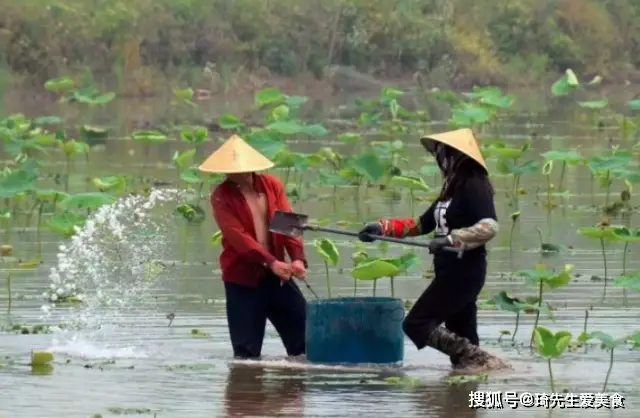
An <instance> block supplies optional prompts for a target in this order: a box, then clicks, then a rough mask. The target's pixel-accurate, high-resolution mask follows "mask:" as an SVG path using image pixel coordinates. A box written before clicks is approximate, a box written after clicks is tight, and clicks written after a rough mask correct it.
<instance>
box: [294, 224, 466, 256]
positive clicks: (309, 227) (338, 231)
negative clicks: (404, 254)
mask: <svg viewBox="0 0 640 418" xmlns="http://www.w3.org/2000/svg"><path fill="white" fill-rule="evenodd" d="M303 229H307V230H309V231H319V232H328V233H331V234H338V235H346V236H348V237H356V238H357V237H358V233H357V232H350V231H343V230H341V229H333V228H324V227H322V226H317V225H305V226H304V227H303ZM370 236H371V237H373V238H375V239H377V240H380V241H388V242H394V243H396V244H402V245H411V246H413V247H422V248H429V242H428V241H427V242H425V241H422V242H417V241H409V240H404V239H400V238H393V237H385V236H382V235H370ZM442 250H443V251H448V252H451V253H457V254H458V258H462V255H463V253H464V251H463V250H462V248H455V247H443V248H442Z"/></svg>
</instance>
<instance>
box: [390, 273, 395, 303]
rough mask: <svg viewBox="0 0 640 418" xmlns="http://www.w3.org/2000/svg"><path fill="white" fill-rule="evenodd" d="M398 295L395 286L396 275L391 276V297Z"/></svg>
mask: <svg viewBox="0 0 640 418" xmlns="http://www.w3.org/2000/svg"><path fill="white" fill-rule="evenodd" d="M395 296H396V291H395V286H394V277H393V276H391V297H392V298H393V297H395Z"/></svg>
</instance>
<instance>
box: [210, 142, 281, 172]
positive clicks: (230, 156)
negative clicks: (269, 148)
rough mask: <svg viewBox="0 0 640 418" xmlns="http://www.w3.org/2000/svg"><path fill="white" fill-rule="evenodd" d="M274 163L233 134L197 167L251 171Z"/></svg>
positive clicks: (259, 169)
mask: <svg viewBox="0 0 640 418" xmlns="http://www.w3.org/2000/svg"><path fill="white" fill-rule="evenodd" d="M273 166H274V164H273V163H272V162H271V161H269V160H268V159H267V158H266V157H265V156H264V155H262V154H260V153H259V152H258V151H256V150H255V149H254V148H253V147H251V145H249V144H247V143H246V142H244V140H243V139H242V138H240V137H239V136H237V135H233V136H232V137H231V138H229V139H227V140H226V141H225V143H224V144H222V146H221V147H220V148H218V149H217V150H216V151H215V152H214V153H213V154H211V155H210V156H209V158H207V159H206V160H205V161H204V162H203V163H202V164H200V167H198V169H199V170H200V171H204V172H206V173H226V174H231V173H251V172H254V171H262V170H267V169H269V168H271V167H273Z"/></svg>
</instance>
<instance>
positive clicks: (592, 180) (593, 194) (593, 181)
mask: <svg viewBox="0 0 640 418" xmlns="http://www.w3.org/2000/svg"><path fill="white" fill-rule="evenodd" d="M595 182H596V176H595V174H594V173H593V171H591V204H592V205H593V206H595V205H596V195H595V190H594V188H595Z"/></svg>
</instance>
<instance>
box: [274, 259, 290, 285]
mask: <svg viewBox="0 0 640 418" xmlns="http://www.w3.org/2000/svg"><path fill="white" fill-rule="evenodd" d="M269 268H270V269H271V271H272V272H273V273H274V274H275V275H276V276H278V277H280V278H281V279H282V280H289V279H290V278H291V265H290V264H289V263H285V262H284V261H280V260H276V261H274V262H273V263H271V265H270V266H269Z"/></svg>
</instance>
